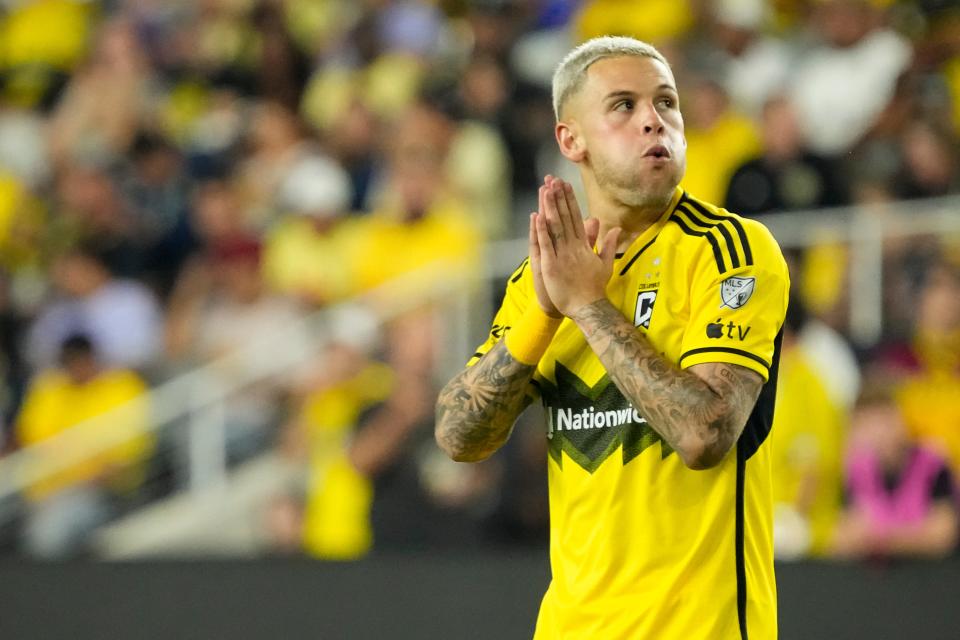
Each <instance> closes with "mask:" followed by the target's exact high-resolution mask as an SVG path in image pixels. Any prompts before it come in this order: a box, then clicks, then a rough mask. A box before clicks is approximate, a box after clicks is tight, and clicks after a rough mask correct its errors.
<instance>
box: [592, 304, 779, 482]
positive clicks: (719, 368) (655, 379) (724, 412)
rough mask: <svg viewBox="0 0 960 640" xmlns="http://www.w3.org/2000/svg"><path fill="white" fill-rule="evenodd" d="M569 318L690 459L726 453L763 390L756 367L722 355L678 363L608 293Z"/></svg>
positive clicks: (707, 463) (699, 462) (696, 461)
mask: <svg viewBox="0 0 960 640" xmlns="http://www.w3.org/2000/svg"><path fill="white" fill-rule="evenodd" d="M573 320H574V321H575V322H576V323H577V325H578V326H579V327H580V329H581V330H582V331H583V333H584V335H585V336H586V338H587V342H588V343H589V344H590V346H591V348H592V349H593V350H594V352H595V353H596V354H597V356H598V357H599V358H600V362H601V363H603V366H604V368H605V369H606V370H607V373H608V374H609V375H610V378H611V379H612V380H613V381H614V383H615V384H616V385H617V387H619V388H620V391H622V392H623V394H624V396H626V398H627V399H628V400H629V401H630V402H631V403H633V405H634V406H635V407H637V409H639V410H640V412H641V413H642V414H643V415H644V417H645V418H646V419H647V421H648V422H649V424H650V426H651V428H653V429H654V430H655V431H656V432H657V433H659V434H660V436H662V437H663V439H664V440H666V442H667V444H669V445H670V446H671V447H673V449H674V450H675V451H677V453H678V454H680V456H681V458H682V459H683V461H684V463H685V464H687V466H689V467H691V468H694V469H703V468H707V467H711V466H714V465H716V464H718V463H719V462H720V461H721V460H722V459H723V457H724V456H725V455H726V454H727V452H728V451H729V450H730V449H731V448H732V447H733V445H734V444H735V443H736V441H737V438H739V437H740V433H741V431H742V430H743V427H744V424H745V423H746V420H747V417H748V416H749V415H750V411H751V410H752V409H753V405H754V404H755V403H756V400H757V397H758V395H759V394H760V388H761V387H762V386H763V380H762V378H761V377H760V375H759V374H757V373H756V372H754V371H751V370H750V369H747V368H746V367H740V366H737V365H732V364H726V363H719V362H717V363H708V364H703V365H694V366H693V367H691V368H690V369H687V370H682V369H680V368H679V367H677V366H676V365H675V364H673V363H671V362H669V361H667V360H666V359H665V358H664V357H663V356H662V355H661V354H659V353H658V352H657V351H656V350H655V349H654V348H653V346H652V345H651V344H650V342H649V341H647V339H646V338H644V337H643V336H642V335H641V334H640V332H639V331H637V329H636V327H634V326H633V325H632V324H631V323H630V322H629V321H628V320H627V319H626V318H625V317H624V316H623V314H622V313H620V311H619V310H617V308H616V307H614V306H613V305H612V304H611V303H610V301H609V300H606V299H604V300H598V301H597V302H594V303H592V304H589V305H586V306H585V307H582V308H581V309H579V310H578V311H577V313H576V314H575V315H574V317H573Z"/></svg>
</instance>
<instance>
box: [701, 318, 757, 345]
mask: <svg viewBox="0 0 960 640" xmlns="http://www.w3.org/2000/svg"><path fill="white" fill-rule="evenodd" d="M724 329H726V336H727V338H730V339H731V340H732V339H733V338H734V337H736V338H737V339H739V340H740V342H743V341H744V340H746V339H747V336H748V335H750V327H749V326H748V327H746V328H744V327H743V325H739V324H734V323H733V321H730V322H728V323H727V324H726V325H724V324H723V319H722V318H717V321H716V322H711V323H710V324H708V325H707V337H708V338H712V339H715V340H719V339H720V338H722V337H723V336H724ZM734 329H736V330H737V332H736V334H734V332H733V330H734Z"/></svg>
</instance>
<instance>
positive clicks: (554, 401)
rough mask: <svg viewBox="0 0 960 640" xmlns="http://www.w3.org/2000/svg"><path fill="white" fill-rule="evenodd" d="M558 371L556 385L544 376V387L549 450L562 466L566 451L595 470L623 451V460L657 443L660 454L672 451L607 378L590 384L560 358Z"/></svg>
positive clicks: (574, 458)
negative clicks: (562, 362)
mask: <svg viewBox="0 0 960 640" xmlns="http://www.w3.org/2000/svg"><path fill="white" fill-rule="evenodd" d="M555 375H556V384H554V383H552V382H550V381H549V380H541V381H540V387H541V391H542V394H543V404H544V408H545V409H546V414H547V438H548V440H547V442H548V445H547V448H548V451H549V452H550V457H551V458H553V460H554V461H555V462H556V463H557V464H560V465H562V464H563V457H564V456H563V455H562V453H566V454H567V456H566V457H568V458H570V459H572V460H573V461H574V462H575V463H576V464H577V465H579V466H580V467H582V468H583V469H585V470H587V471H588V472H590V473H593V472H594V471H596V470H597V469H598V468H599V467H600V465H601V464H602V463H603V462H604V461H605V460H606V459H607V458H609V457H610V456H611V455H613V454H614V453H615V452H616V451H617V450H618V449H620V450H621V454H620V456H621V458H622V461H623V464H627V463H628V462H630V461H631V460H633V459H634V458H635V457H637V456H638V455H640V453H642V452H643V451H644V450H646V449H647V448H648V447H651V446H654V445H656V444H657V443H659V445H660V457H661V458H665V457H667V456H668V455H670V454H671V453H672V452H673V449H671V448H670V446H669V445H667V443H666V442H664V441H663V440H662V438H660V436H659V435H658V434H657V432H655V431H654V430H653V429H652V428H651V427H650V425H649V424H647V421H646V419H645V418H644V417H643V415H642V414H641V413H640V411H639V410H637V408H636V407H634V406H633V405H631V404H630V402H629V401H628V400H627V399H626V398H625V397H624V396H623V394H622V393H621V392H620V389H618V388H617V385H615V384H613V382H612V381H611V380H610V378H609V377H608V376H604V377H603V378H601V379H600V380H599V381H598V382H597V383H596V384H594V385H593V386H588V385H587V384H586V383H584V382H583V381H582V380H581V379H580V378H579V377H577V375H576V374H574V373H573V372H571V371H570V370H569V369H567V368H566V367H564V366H563V364H561V363H559V362H558V363H557V364H556V369H555Z"/></svg>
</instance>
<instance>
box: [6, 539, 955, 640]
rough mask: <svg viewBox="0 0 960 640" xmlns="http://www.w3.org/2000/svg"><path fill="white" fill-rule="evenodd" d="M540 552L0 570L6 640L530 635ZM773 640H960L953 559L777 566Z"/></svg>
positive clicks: (398, 639) (541, 580) (500, 638)
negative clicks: (352, 560) (349, 561)
mask: <svg viewBox="0 0 960 640" xmlns="http://www.w3.org/2000/svg"><path fill="white" fill-rule="evenodd" d="M548 575H549V570H548V567H547V560H546V553H545V552H539V551H538V552H531V553H528V554H519V555H517V554H509V555H502V554H491V553H489V552H486V553H482V554H473V555H467V554H462V555H452V554H426V553H425V554H404V555H383V556H377V557H373V558H370V559H368V560H365V561H363V562H360V563H356V564H326V563H314V562H310V561H307V560H301V559H281V560H256V561H248V562H234V561H211V560H198V561H186V560H179V561H151V562H134V563H117V564H101V563H85V562H77V563H67V564H33V563H28V562H19V561H5V562H3V563H0V638H3V639H11V640H32V639H34V638H37V639H40V638H42V639H44V640H57V639H59V638H70V639H71V640H82V639H86V638H90V639H96V640H112V639H114V638H117V639H124V640H126V639H135V640H154V639H158V640H159V639H177V640H193V639H197V640H201V639H202V640H218V639H230V640H232V639H248V638H249V639H258V638H269V639H271V640H274V639H284V640H286V639H297V638H310V639H313V640H340V639H349V640H365V639H367V638H370V639H377V640H380V639H386V640H405V639H407V638H410V639H417V640H421V639H432V638H442V639H445V640H446V639H451V640H454V639H456V640H459V639H464V640H469V639H474V638H475V639H484V640H487V639H496V640H509V639H512V638H517V639H522V638H529V637H530V636H531V635H532V631H533V624H534V621H535V617H536V611H537V606H538V604H539V600H540V597H541V595H542V593H543V590H544V588H545V586H546V583H547V580H548ZM777 581H778V585H779V587H778V588H779V600H780V628H781V633H780V638H781V640H809V639H817V640H819V639H831V640H839V639H845V638H851V639H857V640H903V639H908V640H958V639H960V561H957V560H955V559H951V560H950V561H947V562H938V563H905V564H895V565H887V566H877V565H873V566H861V565H829V564H818V563H800V564H790V565H781V566H779V567H778V573H777Z"/></svg>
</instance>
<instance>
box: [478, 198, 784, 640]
mask: <svg viewBox="0 0 960 640" xmlns="http://www.w3.org/2000/svg"><path fill="white" fill-rule="evenodd" d="M788 289H789V276H788V274H787V267H786V263H785V262H784V260H783V256H782V254H781V253H780V249H779V247H778V246H777V243H776V241H775V240H774V239H773V237H772V236H771V235H770V233H769V232H768V231H767V230H766V228H764V227H763V226H762V225H761V224H759V223H757V222H756V221H752V220H746V219H743V218H740V217H738V216H736V215H733V214H731V213H728V212H727V211H725V210H723V209H719V208H717V207H714V206H712V205H709V204H706V203H703V202H700V201H698V200H695V199H693V198H692V197H690V196H688V195H687V194H685V193H684V192H683V191H681V190H680V189H678V190H677V193H676V194H675V196H674V198H673V201H672V202H671V205H670V207H669V208H668V210H667V211H666V212H665V213H664V215H663V216H662V217H661V218H660V219H659V220H658V221H657V222H656V223H655V224H654V225H652V226H651V227H650V228H649V229H647V230H646V231H645V232H644V233H643V234H641V235H640V236H639V237H638V238H637V239H636V240H635V241H634V242H633V243H632V244H631V246H630V247H629V248H628V250H627V251H625V252H624V253H623V254H622V255H620V256H618V258H617V260H616V263H615V265H614V272H613V277H612V278H611V280H610V283H609V284H608V286H607V296H608V297H609V299H610V300H611V301H612V302H613V304H614V305H616V306H618V307H619V309H620V310H621V311H622V312H623V314H624V315H625V316H626V317H627V318H629V319H631V320H633V322H634V324H635V325H636V327H637V330H638V331H640V332H641V333H643V334H644V335H645V336H646V337H647V339H648V340H649V341H650V342H651V343H652V344H653V345H654V346H656V348H657V349H658V350H659V351H660V352H661V353H663V354H664V356H665V357H666V358H667V359H668V360H670V361H671V362H674V363H677V364H678V365H679V366H680V367H683V368H686V367H690V366H692V365H694V364H698V363H705V362H728V363H733V364H738V365H741V366H744V367H747V368H749V369H752V370H754V371H756V372H757V373H759V374H760V375H761V376H763V378H764V380H765V381H766V383H765V385H764V387H763V390H762V391H761V393H760V398H759V400H758V401H757V405H756V407H755V409H754V411H753V413H752V414H751V416H750V419H749V421H748V422H747V425H746V427H745V429H744V432H743V435H742V436H741V437H740V439H739V441H738V443H737V446H736V448H735V450H734V451H731V453H730V454H729V455H728V456H727V457H726V458H725V459H724V460H723V461H722V462H721V463H720V464H719V465H717V466H716V467H714V468H711V469H708V470H705V471H692V470H690V469H688V468H687V467H686V466H685V465H684V464H683V462H682V461H681V460H680V458H679V456H678V455H676V454H675V453H674V452H673V451H672V449H670V447H669V446H667V445H666V443H665V442H663V441H662V440H661V438H660V436H659V435H657V433H656V432H654V431H653V430H652V429H651V428H650V426H649V425H648V424H647V423H646V420H645V419H644V417H643V415H642V414H641V413H640V411H639V410H638V409H637V408H635V407H633V406H632V405H630V404H629V403H628V401H627V400H626V399H625V398H624V396H623V394H622V393H621V392H620V390H619V389H618V388H617V387H616V385H614V384H613V383H612V382H611V381H610V378H609V377H608V376H607V374H606V372H605V371H604V369H603V367H602V365H601V364H600V361H599V360H598V358H597V356H596V355H595V354H594V353H593V351H592V350H591V349H590V347H589V346H588V345H587V342H586V340H585V338H584V336H583V335H582V333H581V332H580V330H579V329H578V328H577V326H576V325H575V324H574V323H573V322H572V321H570V320H568V319H564V321H563V323H562V324H561V325H560V328H559V329H558V331H557V333H556V336H555V337H554V339H553V342H552V343H551V345H550V348H549V349H548V350H547V352H546V354H545V355H544V357H543V358H542V359H541V361H540V363H539V365H538V367H537V372H536V374H535V376H534V380H533V382H532V385H531V393H532V394H533V395H534V396H539V397H540V398H541V400H542V402H543V405H544V408H545V410H546V414H547V434H546V437H547V438H548V443H549V445H548V450H549V461H548V463H547V466H548V479H549V491H550V560H551V568H552V573H553V579H552V581H551V584H550V587H549V589H548V590H547V593H546V595H545V596H544V599H543V603H542V605H541V609H540V615H539V618H538V620H537V630H536V636H535V637H536V638H537V640H554V639H561V638H562V639H576V640H596V639H597V638H603V639H604V640H614V639H621V638H622V639H641V640H643V639H656V640H732V639H734V638H737V639H740V638H743V639H745V638H747V637H748V634H749V638H750V639H751V640H770V639H772V638H775V637H776V634H777V631H776V617H777V613H776V586H775V582H774V575H773V549H772V526H773V525H772V519H773V516H772V496H771V470H770V452H769V448H770V446H769V443H768V440H767V435H768V433H769V431H770V424H771V421H772V417H773V404H774V398H775V387H776V377H777V363H778V359H779V351H780V331H781V327H782V324H783V319H784V314H785V313H786V307H787V294H788ZM529 304H536V301H535V294H534V291H533V280H532V277H531V274H530V270H529V269H528V268H527V263H526V262H524V263H523V264H522V265H521V266H520V268H519V269H518V270H517V271H516V272H515V273H514V274H513V276H512V277H511V278H510V280H509V282H508V284H507V290H506V297H505V299H504V302H503V306H502V307H501V309H500V311H499V312H498V314H497V316H496V318H495V320H494V325H493V328H492V330H491V332H490V336H489V338H488V339H487V341H486V342H485V343H484V344H483V345H482V346H481V347H480V348H479V349H478V351H477V353H476V354H474V356H473V358H471V360H470V363H469V364H474V363H476V362H477V360H479V358H480V357H481V356H482V355H483V354H485V353H486V352H487V351H488V350H489V349H490V348H491V347H492V346H493V345H494V344H496V342H498V341H499V340H500V339H502V338H503V336H504V334H505V333H507V332H508V331H509V330H510V327H511V326H512V325H513V324H514V323H515V322H516V321H517V319H518V318H519V317H520V316H521V315H522V314H523V312H524V310H525V309H526V308H527V305H529Z"/></svg>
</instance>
